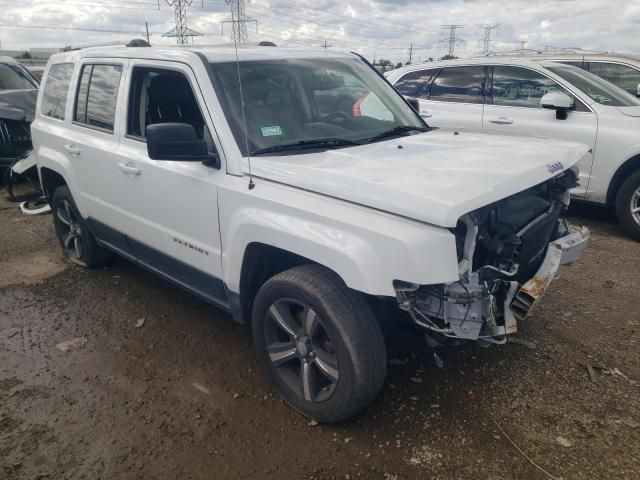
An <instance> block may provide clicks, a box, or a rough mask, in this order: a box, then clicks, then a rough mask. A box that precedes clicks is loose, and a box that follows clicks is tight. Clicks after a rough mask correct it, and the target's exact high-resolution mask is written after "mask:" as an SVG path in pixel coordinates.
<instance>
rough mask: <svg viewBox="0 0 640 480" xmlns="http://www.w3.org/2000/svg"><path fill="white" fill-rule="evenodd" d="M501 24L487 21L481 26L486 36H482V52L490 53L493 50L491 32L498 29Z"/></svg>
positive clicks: (484, 53)
mask: <svg viewBox="0 0 640 480" xmlns="http://www.w3.org/2000/svg"><path fill="white" fill-rule="evenodd" d="M499 26H500V24H499V23H485V24H484V25H482V26H481V27H480V28H481V29H482V30H484V36H483V38H482V54H483V55H489V53H490V50H491V32H492V31H493V30H497V28H498V27H499Z"/></svg>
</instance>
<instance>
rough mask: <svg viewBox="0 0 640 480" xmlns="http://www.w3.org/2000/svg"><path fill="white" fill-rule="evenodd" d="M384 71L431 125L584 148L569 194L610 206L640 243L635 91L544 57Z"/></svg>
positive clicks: (639, 133)
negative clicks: (575, 184)
mask: <svg viewBox="0 0 640 480" xmlns="http://www.w3.org/2000/svg"><path fill="white" fill-rule="evenodd" d="M592 63H593V65H595V64H596V62H595V61H594V62H591V63H588V65H589V69H591V67H590V66H591V64H592ZM584 65H587V64H586V63H585V64H583V66H584ZM598 65H600V66H601V65H603V64H600V63H598ZM600 71H601V72H603V71H605V70H604V69H601V70H600ZM385 75H386V76H387V78H388V80H389V81H390V82H391V83H392V84H393V85H394V86H395V88H396V89H397V90H398V91H399V92H400V93H401V94H403V95H405V96H407V97H412V98H417V99H418V101H419V109H420V115H421V116H422V117H423V118H425V119H426V121H427V122H428V124H429V125H430V126H434V127H440V128H446V129H455V130H458V131H468V132H485V133H497V134H507V135H529V136H543V137H548V138H557V139H564V140H570V141H575V142H579V143H582V144H584V145H587V146H588V147H589V154H588V155H587V156H585V157H584V158H583V159H582V160H581V162H580V164H579V168H580V185H579V186H578V187H576V188H574V189H573V190H572V195H573V196H574V197H575V198H577V199H580V200H584V201H588V202H594V203H598V204H604V205H610V206H612V207H615V210H616V213H617V217H618V220H619V221H620V223H621V225H622V226H623V227H624V229H625V230H626V232H627V233H628V234H629V235H630V236H631V237H633V238H635V239H636V240H640V128H639V127H640V100H638V99H637V98H636V97H635V96H633V95H631V94H629V93H628V92H627V91H625V90H623V89H621V88H619V87H617V86H616V85H614V84H612V83H610V82H608V81H606V80H604V79H603V78H600V77H599V76H596V75H594V74H592V73H590V72H589V71H587V70H586V69H581V68H578V67H575V66H572V65H568V64H567V63H565V62H564V61H563V62H562V63H559V62H556V61H550V60H547V59H546V58H545V59H535V60H533V59H529V58H521V57H504V56H495V57H482V58H476V59H471V60H454V61H447V62H432V63H426V64H420V65H410V66H407V67H404V68H401V69H397V70H393V71H391V72H387V73H386V74H385ZM634 81H635V80H634ZM624 82H626V80H624ZM624 82H623V83H624ZM513 161H514V162H517V161H518V157H517V155H516V156H514V158H513Z"/></svg>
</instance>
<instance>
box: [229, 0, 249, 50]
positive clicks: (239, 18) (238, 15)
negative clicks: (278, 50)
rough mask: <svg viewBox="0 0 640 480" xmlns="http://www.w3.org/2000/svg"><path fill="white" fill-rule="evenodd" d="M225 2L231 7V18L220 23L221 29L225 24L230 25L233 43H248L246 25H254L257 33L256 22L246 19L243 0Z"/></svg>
mask: <svg viewBox="0 0 640 480" xmlns="http://www.w3.org/2000/svg"><path fill="white" fill-rule="evenodd" d="M226 2H227V3H228V4H229V6H230V7H231V18H228V19H227V20H223V21H222V25H223V28H224V24H225V23H230V24H231V38H233V42H234V43H236V44H239V43H247V42H248V41H249V33H248V32H247V23H255V25H256V31H257V30H258V21H257V20H254V19H253V18H249V17H247V13H246V4H245V0H226Z"/></svg>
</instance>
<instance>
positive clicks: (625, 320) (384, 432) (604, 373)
mask: <svg viewBox="0 0 640 480" xmlns="http://www.w3.org/2000/svg"><path fill="white" fill-rule="evenodd" d="M573 215H574V218H573V221H574V222H575V223H583V224H587V225H588V226H589V227H590V228H591V229H592V232H593V238H592V242H591V245H590V247H589V248H588V250H587V252H586V253H585V256H584V257H583V259H582V261H581V262H580V263H579V264H577V265H574V266H572V267H565V268H563V269H562V271H561V277H560V279H559V280H558V281H557V282H556V283H555V284H554V288H553V290H552V291H551V292H549V294H548V295H547V297H546V298H545V301H544V303H543V305H541V307H540V308H538V310H537V311H536V312H535V314H534V315H533V317H532V318H530V319H529V320H527V321H526V323H525V324H523V325H521V328H520V332H519V333H518V336H519V337H520V338H522V339H526V340H529V341H532V342H535V343H536V345H537V347H536V348H535V349H531V348H529V347H526V346H523V345H521V344H515V343H512V344H507V345H505V346H501V347H494V348H491V349H482V348H479V347H477V346H467V347H465V348H463V349H460V350H453V351H449V352H446V353H445V354H444V360H445V368H444V369H443V370H440V369H438V368H437V367H435V366H434V364H433V362H432V360H431V358H430V356H429V355H428V354H427V353H426V351H425V348H424V345H423V341H422V340H421V339H420V338H416V337H414V336H410V335H407V334H400V333H397V334H394V335H392V336H391V337H390V338H389V342H388V343H389V345H388V346H389V351H390V355H389V357H390V358H392V359H393V361H392V362H391V363H392V364H391V365H390V367H389V376H388V379H387V382H386V384H385V387H384V390H383V392H382V394H381V395H380V396H379V397H378V399H377V400H376V401H375V402H374V404H373V405H372V406H371V407H370V408H368V409H367V410H366V411H365V412H363V413H362V414H361V415H360V416H358V417H357V418H355V419H353V420H352V421H351V422H349V423H347V424H344V425H339V426H324V425H318V426H313V425H309V423H308V421H307V420H306V419H304V418H303V417H301V416H299V415H298V414H296V413H295V412H294V411H292V410H291V409H290V408H289V407H287V406H286V405H285V404H283V403H282V401H280V400H279V398H278V397H277V395H275V394H274V392H273V391H272V389H271V388H270V387H269V385H268V384H267V383H266V382H265V380H264V378H263V376H262V374H261V371H260V369H259V368H258V365H257V360H256V355H255V353H254V350H253V348H252V343H251V338H250V335H249V332H248V330H247V329H246V328H245V327H243V326H240V325H238V324H235V323H233V322H232V321H231V319H230V317H229V316H228V315H226V314H224V313H221V312H220V311H218V310H216V309H215V308H213V307H211V306H209V305H207V304H205V303H202V302H201V301H199V300H198V299H196V298H194V297H192V296H191V295H189V294H187V293H185V292H182V291H181V290H179V289H176V288H175V287H173V286H171V285H169V284H167V283H165V282H164V281H162V280H159V279H158V278H156V277H154V276H153V275H152V274H150V273H148V272H146V271H143V270H141V269H140V268H138V267H135V266H134V265H132V264H130V263H128V262H126V261H124V260H116V261H114V262H113V265H112V266H111V267H110V268H108V269H105V270H98V271H84V270H82V269H80V268H78V267H76V266H73V265H71V264H68V263H66V262H65V261H63V260H62V258H61V253H60V249H59V247H58V244H57V241H56V239H55V237H54V234H53V228H52V224H51V222H52V220H51V217H50V216H44V217H28V216H24V215H21V214H20V213H19V211H17V210H16V208H15V205H12V204H9V203H8V202H6V201H5V200H0V478H4V479H34V478H47V479H66V478H69V479H76V478H85V479H133V478H145V479H155V478H158V479H177V478H180V479H205V478H206V479H248V478H260V479H262V478H267V479H268V478H274V479H275V478H277V479H332V478H340V479H346V478H350V479H354V478H366V479H384V480H392V479H397V480H400V479H417V478H421V479H422V478H434V479H435V478H438V479H444V478H464V479H475V478H483V479H486V478H490V479H521V478H527V479H544V478H551V476H553V477H556V478H563V479H610V478H640V423H639V422H640V383H636V381H640V358H639V357H640V345H639V343H638V332H639V331H640V302H639V299H640V298H639V294H638V292H639V291H640V275H639V271H640V244H638V243H634V242H632V241H630V240H628V239H627V238H625V237H624V235H623V234H622V233H621V231H620V228H619V227H618V226H617V225H616V224H614V223H613V222H611V221H610V220H608V218H609V217H610V213H609V212H608V211H606V210H598V211H592V210H591V209H588V208H584V207H581V208H579V209H574V211H573ZM141 319H144V323H143V324H142V325H141V326H140V323H142V320H141ZM136 324H138V326H136ZM77 338H80V339H81V340H79V341H77V345H75V347H72V348H70V349H69V350H68V351H66V352H63V351H61V350H60V349H59V348H57V347H56V345H57V344H59V343H61V342H64V341H67V340H72V339H77ZM587 364H589V365H591V366H593V368H594V372H595V377H596V378H595V382H594V381H592V380H591V379H590V377H589V375H588V372H587V369H586V367H585V365H587ZM498 425H499V426H498ZM507 437H508V438H510V439H511V441H512V442H513V444H512V443H511V442H510V441H509V440H508V438H507ZM558 437H561V438H560V439H558ZM561 443H565V445H562V444H561ZM514 444H515V445H517V446H518V447H519V448H520V449H521V451H522V453H521V452H520V451H518V449H517V448H516V447H515V446H514ZM523 454H524V455H526V456H527V457H529V458H530V459H531V460H532V461H534V462H535V463H537V464H538V465H539V466H540V467H541V468H542V469H544V470H546V471H547V472H548V475H549V476H547V474H545V473H543V472H542V471H541V470H540V469H538V468H536V467H534V466H533V465H532V464H531V463H529V461H528V460H527V458H525V456H524V455H523Z"/></svg>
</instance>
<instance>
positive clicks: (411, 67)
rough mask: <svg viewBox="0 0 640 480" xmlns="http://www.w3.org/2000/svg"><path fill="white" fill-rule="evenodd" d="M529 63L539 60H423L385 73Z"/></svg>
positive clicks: (515, 58) (499, 58)
mask: <svg viewBox="0 0 640 480" xmlns="http://www.w3.org/2000/svg"><path fill="white" fill-rule="evenodd" d="M503 64H507V65H523V66H525V65H529V66H537V65H538V64H539V62H537V61H535V60H534V59H529V58H523V57H521V56H513V57H477V58H466V59H462V58H459V59H457V60H441V61H437V62H424V63H414V64H413V65H407V66H405V67H401V68H397V69H395V70H390V71H389V72H387V73H393V74H394V75H395V74H401V73H407V72H413V71H415V70H422V69H429V68H441V67H453V66H460V65H503Z"/></svg>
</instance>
